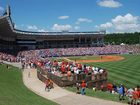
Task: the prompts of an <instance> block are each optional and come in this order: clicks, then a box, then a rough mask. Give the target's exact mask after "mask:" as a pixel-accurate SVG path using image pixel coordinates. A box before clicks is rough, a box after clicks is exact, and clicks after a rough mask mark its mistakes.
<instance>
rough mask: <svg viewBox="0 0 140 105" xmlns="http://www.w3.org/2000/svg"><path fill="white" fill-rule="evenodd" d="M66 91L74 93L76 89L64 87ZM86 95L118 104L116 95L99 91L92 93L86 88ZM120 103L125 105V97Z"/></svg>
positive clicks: (126, 100) (126, 99)
mask: <svg viewBox="0 0 140 105" xmlns="http://www.w3.org/2000/svg"><path fill="white" fill-rule="evenodd" d="M66 89H67V90H69V91H72V92H75V93H76V87H66ZM86 95H87V96H91V97H96V98H101V99H105V100H110V101H115V102H120V101H119V95H118V94H110V93H109V92H102V91H99V90H98V91H93V90H92V89H88V88H86ZM121 102H122V103H127V102H128V98H127V97H125V100H123V101H121Z"/></svg>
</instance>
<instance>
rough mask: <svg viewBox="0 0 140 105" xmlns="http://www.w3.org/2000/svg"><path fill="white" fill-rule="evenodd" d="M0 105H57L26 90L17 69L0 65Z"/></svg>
mask: <svg viewBox="0 0 140 105" xmlns="http://www.w3.org/2000/svg"><path fill="white" fill-rule="evenodd" d="M0 105H58V104H56V103H54V102H52V101H49V100H47V99H44V98H42V97H40V96H38V95H36V94H35V93H33V92H31V91H30V90H28V89H27V88H26V87H25V86H24V84H23V81H22V72H21V71H20V70H18V68H15V67H10V69H7V68H6V65H0Z"/></svg>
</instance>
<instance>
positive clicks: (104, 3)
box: [97, 0, 122, 8]
mask: <svg viewBox="0 0 140 105" xmlns="http://www.w3.org/2000/svg"><path fill="white" fill-rule="evenodd" d="M97 4H98V5H99V6H101V7H108V8H118V7H120V6H122V4H121V3H119V2H118V1H115V0H100V1H98V2H97Z"/></svg>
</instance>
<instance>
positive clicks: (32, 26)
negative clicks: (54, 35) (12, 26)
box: [27, 25, 38, 30]
mask: <svg viewBox="0 0 140 105" xmlns="http://www.w3.org/2000/svg"><path fill="white" fill-rule="evenodd" d="M27 29H29V30H37V29H38V27H37V26H36V25H28V26H27Z"/></svg>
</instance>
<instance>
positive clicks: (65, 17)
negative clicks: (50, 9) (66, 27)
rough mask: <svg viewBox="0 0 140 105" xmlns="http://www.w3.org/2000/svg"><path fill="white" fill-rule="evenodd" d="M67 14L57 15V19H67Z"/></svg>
mask: <svg viewBox="0 0 140 105" xmlns="http://www.w3.org/2000/svg"><path fill="white" fill-rule="evenodd" d="M68 18H69V16H59V17H58V19H68Z"/></svg>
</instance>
